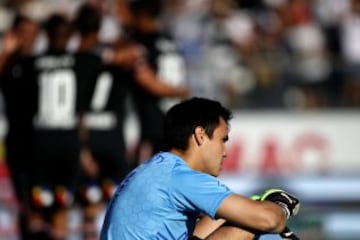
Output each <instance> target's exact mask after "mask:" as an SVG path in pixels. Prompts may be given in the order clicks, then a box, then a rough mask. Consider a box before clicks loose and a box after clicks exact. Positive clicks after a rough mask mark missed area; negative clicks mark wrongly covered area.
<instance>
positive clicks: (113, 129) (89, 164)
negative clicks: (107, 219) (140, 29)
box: [74, 3, 129, 239]
mask: <svg viewBox="0 0 360 240" xmlns="http://www.w3.org/2000/svg"><path fill="white" fill-rule="evenodd" d="M101 20H102V12H101V9H99V8H98V7H97V6H96V5H92V4H89V3H86V4H84V5H82V6H80V8H79V9H78V11H77V14H76V17H75V19H74V25H75V27H76V31H77V33H78V34H79V39H80V42H79V46H78V48H77V49H76V53H75V54H76V56H77V59H78V60H79V67H80V68H79V75H78V76H79V77H80V78H82V79H83V80H84V81H87V82H89V86H91V89H90V90H91V95H90V96H91V98H90V99H89V103H90V106H89V109H87V111H86V113H85V115H84V122H83V123H84V125H83V127H84V128H83V132H82V136H81V141H82V143H83V149H82V154H81V164H82V176H81V178H82V179H81V184H82V186H81V189H80V195H81V199H82V204H84V224H85V228H84V229H85V233H84V236H83V237H84V239H96V236H97V233H96V229H95V226H94V223H95V222H94V221H95V220H96V217H97V216H98V214H99V211H100V210H101V207H102V203H106V202H107V200H108V199H109V197H110V196H111V194H112V190H113V188H114V187H115V184H116V183H117V182H118V181H120V180H121V179H122V177H123V176H124V175H125V174H126V173H127V171H128V166H127V159H126V146H125V138H124V126H123V125H124V118H125V99H126V92H127V91H128V90H127V87H126V85H127V82H128V81H129V80H128V79H129V77H128V76H127V75H126V72H125V71H122V69H121V68H120V66H118V65H115V64H111V63H109V64H106V63H105V62H104V61H103V59H102V53H101V49H100V43H99V39H98V34H99V30H100V24H101ZM80 63H81V64H80Z"/></svg>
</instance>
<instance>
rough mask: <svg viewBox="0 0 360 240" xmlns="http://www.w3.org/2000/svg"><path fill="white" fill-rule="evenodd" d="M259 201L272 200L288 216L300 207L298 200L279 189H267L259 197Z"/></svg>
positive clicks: (296, 211) (294, 213)
mask: <svg viewBox="0 0 360 240" xmlns="http://www.w3.org/2000/svg"><path fill="white" fill-rule="evenodd" d="M260 200H261V201H264V200H267V201H272V202H274V203H276V204H278V205H280V206H281V207H283V209H284V210H285V213H286V216H287V217H288V218H289V217H291V216H293V215H296V214H297V213H298V212H299V209H300V201H299V199H297V198H296V197H295V196H293V195H291V194H290V193H287V192H285V191H284V190H281V189H268V190H266V191H265V193H264V194H263V195H262V196H261V198H260Z"/></svg>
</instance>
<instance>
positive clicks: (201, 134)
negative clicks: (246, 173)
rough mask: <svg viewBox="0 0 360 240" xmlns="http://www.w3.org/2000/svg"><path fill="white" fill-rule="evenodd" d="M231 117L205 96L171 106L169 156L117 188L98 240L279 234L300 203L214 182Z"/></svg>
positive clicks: (284, 196)
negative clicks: (250, 195)
mask: <svg viewBox="0 0 360 240" xmlns="http://www.w3.org/2000/svg"><path fill="white" fill-rule="evenodd" d="M231 117H232V113H231V112H230V111H229V110H228V109H226V108H224V107H223V106H222V105H221V104H220V103H219V102H217V101H214V100H210V99H204V98H191V99H188V100H185V101H183V102H181V103H179V104H177V105H175V106H173V107H172V108H170V110H169V111H168V112H167V114H166V118H165V136H166V137H165V139H166V143H167V149H168V151H167V152H160V153H158V154H156V155H154V156H153V157H152V158H151V159H149V160H148V161H146V162H144V163H143V164H141V165H140V166H138V167H137V168H135V169H134V170H133V171H132V172H131V173H129V174H128V176H127V177H126V178H125V179H124V181H123V182H122V183H121V184H120V185H119V187H118V188H117V191H116V193H115V195H114V197H113V198H112V200H111V202H110V204H109V206H108V209H107V212H106V215H105V220H104V223H103V227H102V231H101V237H100V239H101V240H115V239H123V240H127V239H132V240H133V239H222V240H225V239H253V237H254V232H255V231H261V232H274V233H281V232H282V231H283V230H284V229H285V226H286V223H287V219H288V218H289V217H291V216H293V215H295V214H296V213H297V211H298V208H299V201H298V199H297V198H295V197H294V196H292V195H290V194H289V193H286V192H284V191H282V190H270V191H268V192H265V194H264V195H263V196H262V197H261V201H255V200H252V199H249V198H247V197H245V196H242V195H239V194H236V193H234V192H233V191H232V190H230V189H229V188H228V187H227V186H225V185H224V184H223V183H221V182H220V181H219V179H218V178H217V176H218V175H219V173H220V171H221V166H222V163H223V161H224V159H225V158H226V151H225V143H226V142H227V141H228V133H229V120H230V119H231ZM211 219H218V220H211ZM243 229H246V230H243Z"/></svg>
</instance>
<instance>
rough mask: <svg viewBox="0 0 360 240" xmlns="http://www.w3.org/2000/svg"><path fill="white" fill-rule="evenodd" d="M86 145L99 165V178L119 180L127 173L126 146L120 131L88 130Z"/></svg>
mask: <svg viewBox="0 0 360 240" xmlns="http://www.w3.org/2000/svg"><path fill="white" fill-rule="evenodd" d="M88 147H89V148H90V151H91V154H92V155H93V157H94V158H95V161H96V162H97V164H98V166H99V169H100V179H99V180H104V179H111V180H113V181H115V182H120V181H121V180H122V178H123V177H125V175H126V174H127V173H128V170H129V169H128V161H127V158H126V146H125V140H124V137H123V132H122V131H120V130H115V131H90V132H89V146H88Z"/></svg>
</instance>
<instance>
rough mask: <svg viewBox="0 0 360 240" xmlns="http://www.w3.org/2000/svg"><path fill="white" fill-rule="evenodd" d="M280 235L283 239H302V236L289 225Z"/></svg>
mask: <svg viewBox="0 0 360 240" xmlns="http://www.w3.org/2000/svg"><path fill="white" fill-rule="evenodd" d="M280 236H281V237H282V239H283V240H300V238H299V237H298V236H296V234H295V233H293V232H292V231H291V230H290V228H288V227H285V229H284V230H283V231H282V232H281V233H280Z"/></svg>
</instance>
